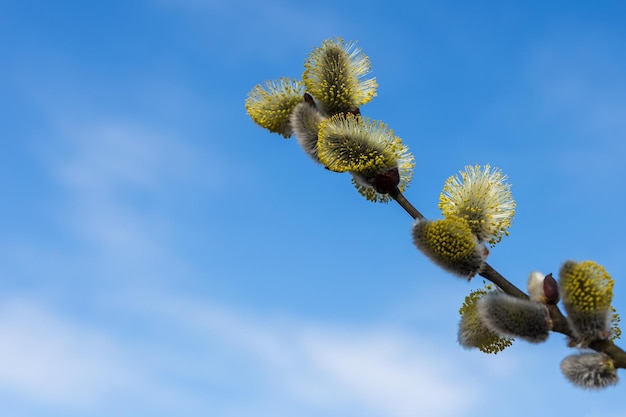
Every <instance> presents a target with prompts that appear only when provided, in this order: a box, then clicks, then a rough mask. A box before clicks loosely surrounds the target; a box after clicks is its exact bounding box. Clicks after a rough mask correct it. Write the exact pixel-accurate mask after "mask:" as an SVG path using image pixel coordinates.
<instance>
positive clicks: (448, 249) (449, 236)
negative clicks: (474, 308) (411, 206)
mask: <svg viewBox="0 0 626 417" xmlns="http://www.w3.org/2000/svg"><path fill="white" fill-rule="evenodd" d="M413 242H414V243H415V246H417V248H418V249H419V250H420V251H421V252H422V253H423V254H424V255H426V256H428V257H429V258H430V259H431V260H432V261H433V262H435V263H436V264H437V265H439V266H440V267H441V268H443V269H445V270H446V271H448V272H452V273H453V274H455V275H458V276H460V277H463V278H467V279H471V278H472V277H473V276H474V275H476V274H477V273H478V272H480V269H481V268H482V266H483V265H484V262H485V258H486V256H487V253H488V252H487V250H486V248H485V246H484V245H483V244H481V243H479V242H478V240H477V239H476V237H475V236H474V235H473V234H472V231H471V230H470V227H469V225H468V224H467V222H466V221H465V220H464V219H461V218H459V217H447V218H445V219H440V220H418V221H416V222H415V223H414V225H413Z"/></svg>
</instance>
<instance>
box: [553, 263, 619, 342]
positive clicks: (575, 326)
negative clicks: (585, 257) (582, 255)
mask: <svg viewBox="0 0 626 417" xmlns="http://www.w3.org/2000/svg"><path fill="white" fill-rule="evenodd" d="M559 287H560V292H561V296H562V298H563V307H564V308H565V312H566V313H567V320H568V322H569V324H570V327H571V328H572V331H573V333H574V336H575V337H576V339H577V342H578V344H579V345H580V346H585V345H587V344H588V343H589V342H591V341H593V340H595V339H607V338H608V337H610V335H611V315H612V310H611V301H612V298H613V278H611V276H610V275H609V274H608V273H607V272H606V270H605V269H604V268H603V267H602V266H601V265H598V264H597V263H595V262H593V261H584V262H575V261H567V262H565V263H564V264H563V265H562V267H561V270H560V271H559Z"/></svg>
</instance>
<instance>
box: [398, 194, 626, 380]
mask: <svg viewBox="0 0 626 417" xmlns="http://www.w3.org/2000/svg"><path fill="white" fill-rule="evenodd" d="M389 195H390V196H391V197H392V198H393V199H394V200H395V201H396V202H397V203H398V204H399V205H400V207H402V208H403V209H404V210H405V211H406V212H407V213H408V214H409V215H410V216H411V217H412V218H413V219H419V220H425V219H426V217H424V216H423V215H422V213H420V212H419V210H417V209H416V208H415V207H414V206H413V205H412V204H411V203H410V202H409V201H408V200H407V199H406V197H404V195H403V194H402V192H401V191H400V190H399V189H398V188H397V187H396V188H395V189H394V190H393V191H392V192H390V193H389ZM479 275H480V276H481V277H483V278H485V279H486V280H488V281H490V282H492V283H493V284H495V285H497V286H498V287H499V288H500V289H502V291H504V292H505V293H507V294H509V295H512V296H514V297H517V298H523V299H528V298H529V297H528V295H527V294H526V293H525V292H524V291H522V290H520V289H519V288H517V287H516V286H515V285H514V284H513V283H511V282H510V281H509V280H507V279H506V278H505V277H504V276H502V275H501V274H500V273H499V272H498V271H496V270H495V269H494V268H493V267H491V265H489V264H488V263H486V262H485V263H484V264H483V267H482V269H481V271H480V272H479ZM547 307H548V310H549V311H550V318H551V319H552V331H553V332H556V333H561V334H564V335H566V336H568V338H569V339H570V340H574V339H575V337H574V334H573V332H572V329H571V328H570V326H569V324H568V322H567V319H566V318H565V316H564V315H563V313H562V312H561V310H560V309H559V307H558V306H557V305H555V304H550V305H548V306H547ZM589 348H590V349H593V350H595V351H597V352H603V353H605V354H606V355H608V356H609V357H610V358H611V359H612V360H613V365H614V366H615V367H616V368H626V352H625V351H624V350H623V349H621V348H620V347H619V346H617V345H616V344H615V343H613V342H612V341H610V340H595V341H593V342H591V343H590V344H589Z"/></svg>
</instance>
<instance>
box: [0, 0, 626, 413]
mask: <svg viewBox="0 0 626 417" xmlns="http://www.w3.org/2000/svg"><path fill="white" fill-rule="evenodd" d="M625 18H626V6H625V5H624V3H623V2H618V1H614V2H610V1H597V2H586V1H585V2H582V1H581V2H572V1H568V2H565V1H554V2H535V1H525V2H495V1H479V2H471V3H470V2H455V1H437V2H435V1H431V2H423V1H418V2H413V3H412V4H409V3H394V2H373V1H362V2H359V3H345V2H344V3H336V2H329V1H321V2H317V3H315V4H312V3H296V2H286V1H275V0H268V1H265V2H249V1H238V0H233V1H226V0H223V1H220V0H210V1H205V0H180V1H175V0H136V1H135V0H129V1H110V2H83V1H63V2H47V1H28V0H26V1H19V2H18V1H5V2H3V3H2V5H0V37H1V39H2V40H3V41H2V42H1V43H0V56H1V57H2V58H1V61H0V62H1V65H0V114H1V115H2V116H0V120H1V123H2V127H3V129H2V130H3V134H2V141H1V147H0V149H1V152H0V193H1V194H2V196H3V197H2V203H1V204H0V214H1V216H0V219H1V220H0V231H1V233H0V285H1V288H2V290H1V291H0V358H2V361H1V364H0V403H1V404H2V409H3V415H6V416H16V417H22V416H42V417H43V416H45V417H55V416H64V417H67V416H133V417H137V416H181V415H185V416H190V417H193V416H207V415H208V416H224V417H239V416H249V415H254V416H260V417H263V416H274V417H276V416H293V415H298V416H303V417H308V416H316V417H326V416H328V417H331V416H333V417H334V416H351V415H359V416H364V417H378V416H385V417H409V416H417V415H427V416H432V417H437V416H455V417H469V416H476V415H481V416H482V417H488V416H501V415H502V414H503V413H506V415H507V416H509V417H516V416H528V415H529V414H530V413H534V412H536V411H537V410H542V413H544V414H548V413H551V412H559V413H560V414H565V413H567V414H569V415H578V416H597V415H604V416H608V417H616V416H623V415H625V413H626V412H625V411H624V407H623V395H622V394H621V393H620V390H621V387H622V385H618V387H616V388H611V389H608V390H605V391H602V392H587V391H582V390H580V389H577V388H574V387H572V386H571V385H570V384H569V383H568V382H567V381H565V380H564V378H563V377H562V376H561V375H560V371H559V366H558V365H559V362H560V360H561V359H562V358H563V357H564V356H566V355H568V354H570V353H573V351H571V350H569V349H567V348H566V347H565V341H564V340H563V338H562V337H560V336H559V335H553V336H552V337H551V338H550V340H549V341H548V342H546V343H545V344H543V345H539V346H535V345H528V344H526V343H524V342H517V343H516V344H515V345H514V346H513V347H512V348H510V349H508V350H506V351H505V352H502V353H501V354H499V355H497V356H488V355H484V354H482V353H480V352H477V351H467V350H464V349H462V348H461V347H459V346H458V344H457V342H456V331H457V322H458V319H459V317H458V314H457V310H458V308H459V307H460V305H461V303H462V301H463V298H464V296H465V295H466V294H467V293H468V292H469V291H470V290H471V289H473V288H477V287H480V286H482V284H481V282H480V279H476V280H474V281H472V282H471V283H469V284H468V283H466V282H464V281H463V280H459V279H458V278H455V277H453V276H451V275H448V274H446V273H444V272H442V271H440V270H438V269H437V268H436V267H435V266H434V265H432V264H431V263H430V261H429V260H428V259H426V258H424V257H423V256H422V255H421V254H420V253H418V252H417V250H416V249H415V248H414V247H413V246H412V244H411V237H410V228H411V219H410V218H409V217H408V216H407V215H406V214H405V213H404V212H403V211H402V210H401V209H400V208H399V207H397V206H395V205H393V204H388V205H384V204H373V203H370V202H367V201H366V200H365V199H363V198H362V197H361V196H360V195H359V194H358V193H357V192H356V191H355V190H354V189H353V188H352V185H351V184H350V180H349V176H348V175H341V174H335V173H331V172H328V171H325V170H324V169H321V168H320V167H319V166H317V165H316V164H314V163H313V162H311V161H310V160H309V158H308V157H307V156H306V155H305V154H304V152H302V151H301V150H300V149H299V148H298V146H297V142H296V141H295V140H284V139H282V138H281V137H280V136H277V135H272V134H270V133H268V132H266V131H264V130H263V129H261V128H259V127H258V126H256V125H254V123H253V122H252V121H251V120H250V119H249V118H248V117H247V115H246V113H245V108H244V101H245V99H246V96H247V93H248V91H250V89H252V87H253V86H254V85H255V84H258V83H261V82H263V81H265V80H268V79H276V78H279V77H281V76H290V77H300V76H301V74H302V71H303V65H302V64H303V62H304V59H305V58H306V56H307V54H308V53H309V52H310V51H311V49H312V48H314V47H315V46H317V45H319V44H320V43H321V42H322V41H323V40H324V39H327V38H331V37H335V36H341V37H343V38H344V39H346V40H357V41H358V42H359V45H360V46H361V47H362V48H363V50H364V52H365V53H366V54H367V55H368V56H369V57H370V60H371V62H372V66H373V75H374V76H376V78H377V80H378V84H379V88H378V97H376V98H375V99H374V100H373V101H372V102H371V103H369V104H367V105H366V106H364V107H363V108H362V109H361V110H362V112H363V113H364V114H366V115H367V116H369V117H371V118H374V119H378V120H383V121H384V122H386V123H387V124H388V125H389V126H390V127H391V128H393V129H394V131H395V133H396V134H397V135H398V136H400V137H401V138H402V139H403V141H404V143H405V144H406V145H408V146H409V148H410V149H411V151H412V152H413V153H414V155H415V158H416V169H415V174H414V180H413V183H412V185H411V187H410V188H409V189H408V190H407V192H406V195H407V197H408V198H409V199H410V200H411V201H412V202H413V203H414V204H415V205H416V206H417V207H418V208H419V209H420V210H421V211H422V212H423V213H424V214H425V215H427V216H428V217H432V218H435V217H437V216H438V215H439V213H438V209H437V201H438V196H439V192H440V191H441V188H442V186H443V183H444V181H445V179H446V178H447V177H448V176H450V175H453V174H455V173H456V172H457V171H458V170H460V169H462V168H463V166H465V165H467V164H474V163H478V164H484V163H490V164H492V165H494V166H497V167H499V168H501V169H502V171H503V172H504V173H506V174H507V175H508V176H509V178H510V181H511V183H512V184H513V186H512V191H513V195H514V197H515V199H516V201H517V204H518V210H517V213H516V218H515V221H514V224H513V226H512V228H511V235H510V237H508V238H506V239H505V240H504V241H503V242H501V243H500V244H499V245H498V246H497V247H496V248H494V249H493V250H492V253H491V255H490V259H489V262H490V264H491V265H492V266H494V267H495V268H496V269H498V270H499V271H500V272H501V273H503V274H504V275H505V276H507V277H508V278H509V279H510V280H511V281H513V282H514V283H516V284H517V285H518V286H520V287H524V286H525V282H526V277H527V275H528V273H529V272H530V271H533V270H539V271H543V272H544V273H547V272H555V273H556V272H557V271H558V269H559V266H560V264H561V263H562V262H563V261H565V260H567V259H575V260H585V259H592V260H595V261H597V262H598V263H600V264H602V265H604V266H605V268H606V269H607V270H608V271H609V272H610V273H611V275H612V276H613V277H614V278H615V280H616V285H615V302H614V305H615V307H617V309H618V310H619V311H622V314H626V313H624V312H625V311H626V308H625V307H626V286H625V285H624V281H623V277H625V276H626V267H625V266H624V263H623V257H624V252H625V251H626V243H625V242H624V240H623V239H622V237H623V236H624V235H625V233H626V226H625V225H624V222H622V221H620V220H619V218H620V217H621V216H622V214H623V207H624V204H625V202H626V189H625V187H624V185H623V178H624V176H625V175H626V168H625V167H626V165H624V163H623V158H624V155H625V153H626V140H625V139H626V118H624V114H626V75H625V74H626V56H625V55H624V53H623V47H624V44H625V43H626V29H624V25H623V22H624V19H625ZM511 404H515V406H514V407H511Z"/></svg>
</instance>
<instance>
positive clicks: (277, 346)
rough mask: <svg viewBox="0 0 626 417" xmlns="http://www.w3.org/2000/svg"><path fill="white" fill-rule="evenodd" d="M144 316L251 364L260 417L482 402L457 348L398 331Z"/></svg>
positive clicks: (412, 411) (172, 303)
mask: <svg viewBox="0 0 626 417" xmlns="http://www.w3.org/2000/svg"><path fill="white" fill-rule="evenodd" d="M144 300H145V297H144ZM139 308H141V309H145V312H150V313H149V314H154V315H155V316H157V317H160V320H162V321H164V322H169V323H172V322H174V323H177V324H175V326H184V327H186V328H187V331H188V332H190V333H192V334H196V335H198V334H200V335H204V337H205V339H203V340H202V341H201V342H200V343H205V344H207V349H209V350H214V349H215V344H216V343H217V344H219V345H222V346H223V347H225V351H227V352H229V354H231V355H236V356H237V357H239V358H240V359H239V360H238V361H239V362H242V361H243V362H244V363H246V364H248V366H249V368H247V369H248V370H249V372H250V374H251V375H256V376H257V377H258V376H259V375H260V378H261V380H262V381H263V382H262V384H261V386H262V388H259V387H257V388H256V389H257V390H258V389H262V390H264V392H265V393H266V394H265V400H264V402H263V404H257V403H253V404H251V405H250V407H251V408H254V409H255V410H257V411H256V412H257V413H259V412H260V413H261V414H263V412H262V411H261V410H263V409H271V408H272V407H275V406H276V405H277V404H283V405H285V404H290V405H291V406H292V407H293V408H294V410H302V409H315V410H319V411H320V413H322V414H323V413H330V414H331V415H332V414H333V413H342V412H346V411H348V410H351V412H356V413H358V414H359V415H363V416H389V417H406V416H414V415H416V414H426V415H429V416H460V415H463V412H465V411H466V410H471V409H472V406H473V405H474V402H475V401H477V398H478V397H477V396H476V393H477V390H478V389H479V387H480V384H479V383H477V382H476V381H475V380H473V378H472V376H471V374H470V373H468V372H467V371H468V369H469V368H468V367H467V366H464V365H463V364H462V363H461V358H459V357H458V356H456V355H454V354H451V353H450V351H449V348H451V349H454V352H456V353H458V347H457V346H455V344H449V346H447V347H446V348H441V347H440V346H438V345H437V343H436V342H435V343H430V342H426V341H424V340H421V339H419V338H417V337H415V336H412V335H409V334H407V333H403V332H400V331H389V330H383V329H381V328H378V327H371V328H368V327H364V328H358V327H355V326H348V325H344V326H341V325H336V324H333V325H329V324H328V323H311V322H303V321H300V320H296V319H284V318H282V319H281V318H272V317H258V316H254V317H253V316H250V315H245V314H242V313H240V312H235V311H230V310H228V309H222V308H219V307H215V306H210V305H202V304H197V303H195V302H193V301H191V300H182V299H181V300H176V299H174V298H163V299H154V300H152V301H150V305H147V304H144V305H143V306H140V307H139ZM455 357H456V359H455ZM218 360H219V359H218ZM227 360H232V358H230V359H227ZM240 379H241V380H242V381H244V380H249V381H251V380H254V378H252V377H250V376H248V377H246V376H245V375H241V376H240ZM451 398H452V399H454V400H453V401H450V399H451Z"/></svg>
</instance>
